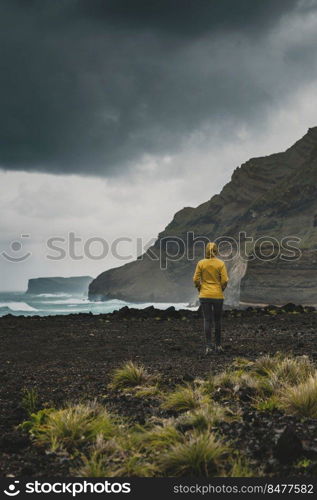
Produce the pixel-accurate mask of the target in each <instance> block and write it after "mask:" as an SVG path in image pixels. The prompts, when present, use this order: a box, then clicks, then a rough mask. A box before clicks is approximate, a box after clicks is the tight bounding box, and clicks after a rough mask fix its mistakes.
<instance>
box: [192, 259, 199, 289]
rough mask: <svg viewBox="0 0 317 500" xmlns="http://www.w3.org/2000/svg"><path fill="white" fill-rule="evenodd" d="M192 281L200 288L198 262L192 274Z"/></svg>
mask: <svg viewBox="0 0 317 500" xmlns="http://www.w3.org/2000/svg"><path fill="white" fill-rule="evenodd" d="M193 282H194V285H195V287H196V288H197V289H198V290H200V287H201V267H200V265H199V262H198V264H197V266H196V270H195V273H194V276H193Z"/></svg>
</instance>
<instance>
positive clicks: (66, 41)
mask: <svg viewBox="0 0 317 500" xmlns="http://www.w3.org/2000/svg"><path fill="white" fill-rule="evenodd" d="M296 6H297V2H296V1H295V0H294V1H293V0H279V1H278V2H276V0H266V1H265V2H262V1H254V0H240V1H237V0H222V1H221V2H219V1H211V0H161V1H160V2H157V1H147V2H145V1H143V2H142V1H140V0H135V1H133V2H132V1H131V0H125V1H123V0H104V1H101V0H79V1H74V0H68V1H67V0H60V1H56V2H55V1H54V2H52V1H51V0H49V1H48V0H41V1H39V0H37V1H31V0H28V1H26V0H23V1H22V0H20V1H17V0H10V1H9V0H7V1H5V0H2V1H1V3H0V19H1V20H0V64H1V74H2V78H1V89H0V90H1V92H0V104H1V116H0V165H1V166H2V168H5V169H11V170H28V171H43V172H44V171H45V172H46V171H47V172H52V173H69V174H70V173H80V174H90V175H109V176H110V175H118V174H121V173H123V172H125V171H126V169H128V168H129V166H131V165H132V164H133V163H134V162H136V161H138V160H140V159H141V158H142V156H143V155H144V154H168V153H172V152H174V151H176V150H177V149H178V148H179V147H181V145H182V144H183V143H184V141H186V140H187V138H188V136H189V135H190V134H191V133H192V132H193V131H195V130H196V129H199V127H202V126H204V125H206V124H207V125H208V124H211V125H212V124H213V123H214V122H216V121H217V122H218V121H219V120H226V119H227V120H231V121H233V122H235V121H236V120H247V119H250V120H251V119H255V116H257V115H256V114H257V113H258V112H259V110H261V109H262V106H264V105H265V104H266V103H271V102H272V99H273V100H274V98H277V97H278V95H277V94H276V93H275V91H274V79H272V80H271V82H270V84H271V85H272V87H267V86H265V85H264V84H263V83H262V82H261V75H256V74H254V71H253V70H252V64H253V63H254V59H252V57H254V56H252V55H250V54H249V49H248V44H249V45H250V46H251V47H252V45H253V44H256V43H258V41H259V40H261V39H263V38H265V36H266V33H267V32H268V30H270V28H271V27H272V26H273V25H274V24H276V23H278V21H279V20H280V18H281V16H283V15H284V14H287V13H289V12H292V11H293V10H294V9H296ZM303 6H304V7H305V4H303ZM299 50H300V49H299V48H296V47H295V48H294V49H293V52H291V53H290V54H288V58H289V61H290V64H292V63H294V64H295V65H296V64H298V63H297V61H298V60H299V53H298V51H299ZM292 54H293V56H292ZM249 55H250V58H249ZM266 60H267V57H264V62H263V64H264V66H263V69H264V71H270V68H269V64H268V63H267V62H266ZM257 64H259V63H258V62H257ZM259 69H260V70H261V69H262V68H261V63H260V64H259ZM274 70H276V71H277V77H279V76H280V75H279V70H278V68H274ZM264 76H265V75H264ZM286 77H287V75H286ZM264 80H266V76H265V78H264Z"/></svg>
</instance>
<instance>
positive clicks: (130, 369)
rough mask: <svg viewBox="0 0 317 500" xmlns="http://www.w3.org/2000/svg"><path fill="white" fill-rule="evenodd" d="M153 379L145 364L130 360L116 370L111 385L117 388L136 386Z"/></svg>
mask: <svg viewBox="0 0 317 500" xmlns="http://www.w3.org/2000/svg"><path fill="white" fill-rule="evenodd" d="M152 379H153V377H151V375H150V374H149V373H148V372H147V371H146V369H145V368H144V367H143V366H140V365H137V364H135V363H133V361H128V363H125V364H124V365H123V366H121V367H120V368H117V369H116V370H115V371H114V373H113V377H112V382H111V386H112V387H113V388H115V389H124V388H128V387H136V386H138V385H146V384H148V383H149V382H150V381H152Z"/></svg>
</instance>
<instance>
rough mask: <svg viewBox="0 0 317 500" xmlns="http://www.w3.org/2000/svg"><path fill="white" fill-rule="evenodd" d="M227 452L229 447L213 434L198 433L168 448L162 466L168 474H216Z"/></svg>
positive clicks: (161, 462) (162, 459)
mask: <svg viewBox="0 0 317 500" xmlns="http://www.w3.org/2000/svg"><path fill="white" fill-rule="evenodd" d="M227 452H228V449H227V447H226V446H225V445H224V444H223V443H222V442H221V441H220V440H218V439H217V438H216V437H215V436H214V435H213V434H211V433H209V432H204V433H197V434H193V435H191V436H190V437H189V438H188V439H187V440H186V441H185V442H184V443H180V444H176V445H175V446H172V447H171V448H170V449H169V450H167V451H166V452H165V453H164V454H163V455H162V456H161V458H160V467H161V470H162V472H163V473H164V475H168V476H196V477H198V476H204V477H210V476H216V475H219V473H220V471H221V468H222V465H223V461H224V459H225V456H226V454H227Z"/></svg>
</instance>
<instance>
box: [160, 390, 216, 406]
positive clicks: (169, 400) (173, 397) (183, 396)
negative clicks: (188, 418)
mask: <svg viewBox="0 0 317 500" xmlns="http://www.w3.org/2000/svg"><path fill="white" fill-rule="evenodd" d="M208 402H209V397H208V396H207V395H205V394H203V393H202V392H201V391H200V390H199V389H197V388H195V387H191V386H185V387H182V386H179V387H178V388H177V389H176V390H175V391H174V392H171V393H170V394H168V395H167V396H166V398H165V401H164V402H163V403H162V405H161V406H162V408H163V409H164V410H172V411H175V412H182V411H188V410H194V409H197V408H200V407H201V406H204V405H206V404H207V403H208Z"/></svg>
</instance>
